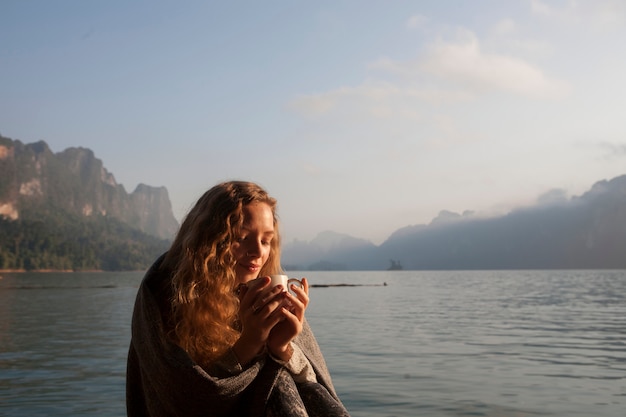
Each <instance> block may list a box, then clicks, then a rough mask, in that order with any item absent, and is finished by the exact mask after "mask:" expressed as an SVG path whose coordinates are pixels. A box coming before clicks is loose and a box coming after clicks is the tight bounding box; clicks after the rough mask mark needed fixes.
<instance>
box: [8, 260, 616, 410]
mask: <svg viewBox="0 0 626 417" xmlns="http://www.w3.org/2000/svg"><path fill="white" fill-rule="evenodd" d="M0 275H2V279H0V393H1V394H0V399H1V400H0V415H3V416H7V417H13V416H68V415H76V416H79V415H80V416H82V415H94V416H121V415H125V404H124V384H125V367H126V354H127V348H128V342H129V339H130V316H131V313H132V304H133V302H134V297H135V294H136V291H137V288H138V285H139V282H140V280H141V278H142V275H143V274H142V273H89V274H80V273H75V274H53V273H49V274H7V273H2V274H0ZM303 275H304V276H307V278H308V279H309V281H310V282H311V283H312V284H322V285H323V284H343V283H345V284H368V285H364V286H354V287H323V288H312V289H311V304H310V306H309V309H308V311H307V317H308V320H309V322H310V324H311V326H312V328H313V330H314V332H315V334H316V336H317V338H318V341H319V343H320V345H321V347H322V351H323V352H324V354H325V357H326V360H327V362H328V365H329V368H330V371H331V374H332V375H333V380H334V383H335V387H336V389H337V391H338V392H339V394H340V396H341V398H342V400H343V401H344V403H345V404H346V406H347V408H348V409H349V410H350V412H351V413H352V415H353V416H355V417H357V416H368V417H369V416H371V417H373V416H407V417H408V416H417V415H420V416H592V415H593V416H606V417H609V416H611V417H613V416H615V417H617V416H621V415H623V410H624V409H625V407H626V271H488V272H480V271H471V272H467V271H454V272H445V271H441V272H422V271H394V272H387V271H383V272H306V273H300V272H291V273H290V276H291V277H297V278H300V277H301V276H303ZM383 283H386V284H387V285H386V286H383V285H382V284H383Z"/></svg>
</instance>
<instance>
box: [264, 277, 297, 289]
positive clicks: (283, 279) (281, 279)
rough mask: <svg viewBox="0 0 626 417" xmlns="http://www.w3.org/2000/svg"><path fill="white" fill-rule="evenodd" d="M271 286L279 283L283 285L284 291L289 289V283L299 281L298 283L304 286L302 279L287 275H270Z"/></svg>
mask: <svg viewBox="0 0 626 417" xmlns="http://www.w3.org/2000/svg"><path fill="white" fill-rule="evenodd" d="M270 279H271V280H272V281H271V282H270V287H275V286H277V285H282V286H283V289H284V291H287V290H289V284H292V283H294V282H297V283H298V285H300V286H302V281H300V280H299V279H296V278H289V277H288V276H287V275H270Z"/></svg>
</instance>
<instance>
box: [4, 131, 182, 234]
mask: <svg viewBox="0 0 626 417" xmlns="http://www.w3.org/2000/svg"><path fill="white" fill-rule="evenodd" d="M51 210H55V211H62V212H67V213H71V214H75V215H78V216H82V217H85V218H88V217H92V216H95V215H100V216H105V217H110V218H114V219H117V220H119V221H121V222H122V223H124V224H127V225H129V226H131V227H133V228H136V229H139V230H140V231H142V232H144V233H146V234H148V235H152V236H155V237H158V238H161V239H172V238H173V236H174V234H175V233H176V230H177V228H178V222H177V221H176V219H175V218H174V215H173V213H172V205H171V203H170V200H169V196H168V193H167V189H165V187H151V186H148V185H144V184H140V185H139V186H137V188H136V189H135V190H134V191H133V192H132V193H130V194H128V193H127V192H126V190H125V189H124V186H122V185H121V184H117V182H116V181H115V178H114V176H113V174H111V173H109V172H108V171H107V170H106V169H105V168H104V166H103V163H102V161H101V160H100V159H98V158H96V157H95V155H94V153H93V152H92V151H91V150H89V149H85V148H69V149H66V150H64V151H62V152H59V153H53V152H52V151H51V150H50V148H49V147H48V145H47V144H46V143H45V142H43V141H40V142H36V143H30V144H24V143H22V142H20V141H18V140H11V139H9V138H6V137H2V136H0V216H2V217H4V218H5V219H10V220H17V219H28V218H29V217H31V218H33V217H34V218H36V217H40V216H41V213H42V212H49V211H51Z"/></svg>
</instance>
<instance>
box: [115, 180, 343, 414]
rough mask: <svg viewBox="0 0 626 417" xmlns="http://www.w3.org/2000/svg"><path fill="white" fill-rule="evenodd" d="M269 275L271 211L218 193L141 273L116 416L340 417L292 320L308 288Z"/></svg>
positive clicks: (208, 196) (311, 343)
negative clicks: (123, 410) (122, 412)
mask: <svg viewBox="0 0 626 417" xmlns="http://www.w3.org/2000/svg"><path fill="white" fill-rule="evenodd" d="M280 272H281V267H280V235H279V230H278V219H277V216H276V200H275V199H273V198H272V197H270V196H269V195H268V194H267V193H266V192H265V191H264V190H263V189H262V188H261V187H259V186H258V185H256V184H253V183H249V182H240V181H232V182H225V183H222V184H218V185H216V186H215V187H213V188H211V189H210V190H209V191H207V192H206V193H205V194H204V195H203V196H202V197H201V198H200V199H199V200H198V202H197V203H196V205H195V206H194V207H193V209H192V210H191V211H190V212H189V214H188V215H187V217H186V218H185V220H184V221H183V224H182V225H181V227H180V230H179V232H178V234H177V236H176V238H175V240H174V242H173V243H172V246H171V247H170V249H169V251H168V252H167V253H166V254H164V255H163V256H161V257H160V258H159V259H158V260H157V261H156V262H155V263H154V265H152V267H150V269H149V270H148V272H147V273H146V276H145V277H144V280H143V282H142V284H141V286H140V288H139V291H138V294H137V300H136V302H135V309H134V312H133V320H132V338H131V343H130V349H129V355H128V366H127V377H126V403H127V412H128V415H129V416H131V417H135V416H283V415H284V416H347V415H348V413H347V411H346V410H345V408H344V407H343V405H342V404H341V401H340V400H339V398H338V397H337V394H336V392H335V390H334V387H333V385H332V381H331V378H330V375H329V373H328V369H327V367H326V363H325V361H324V358H323V357H322V354H321V352H320V349H319V346H318V345H317V342H316V340H315V338H314V336H313V334H312V332H311V330H310V328H309V326H308V324H307V322H306V320H305V319H304V313H305V310H306V307H307V305H308V302H309V286H308V283H307V281H306V279H302V286H293V287H292V288H291V290H292V292H293V294H292V293H290V292H289V291H284V290H286V289H284V288H281V287H274V288H271V287H270V285H269V281H270V279H269V277H268V276H269V275H271V274H278V273H280Z"/></svg>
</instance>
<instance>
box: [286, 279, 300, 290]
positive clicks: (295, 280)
mask: <svg viewBox="0 0 626 417" xmlns="http://www.w3.org/2000/svg"><path fill="white" fill-rule="evenodd" d="M294 282H297V283H298V285H299V286H300V288H302V281H300V280H299V279H297V278H289V279H288V280H287V285H290V284H292V283H294Z"/></svg>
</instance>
